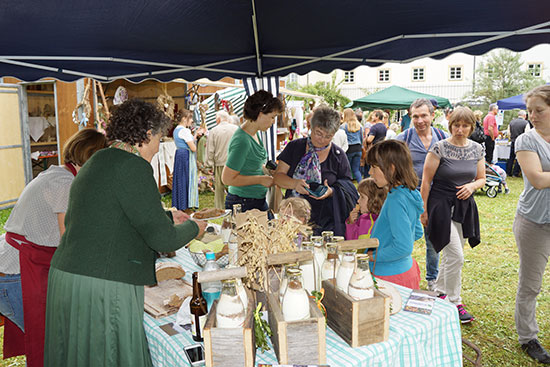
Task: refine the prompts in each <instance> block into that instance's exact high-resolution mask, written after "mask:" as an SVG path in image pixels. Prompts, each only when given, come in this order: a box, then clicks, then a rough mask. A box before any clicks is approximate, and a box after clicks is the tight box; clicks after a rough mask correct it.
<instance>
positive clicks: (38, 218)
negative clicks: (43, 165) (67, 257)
mask: <svg viewBox="0 0 550 367" xmlns="http://www.w3.org/2000/svg"><path fill="white" fill-rule="evenodd" d="M73 179H74V176H73V174H72V173H71V172H69V171H68V170H66V169H65V168H64V167H60V166H50V168H48V169H47V170H46V171H44V172H41V173H40V174H39V175H38V177H36V178H35V179H34V180H32V181H31V182H30V183H29V184H28V185H27V186H26V187H25V189H24V190H23V192H22V193H21V196H20V197H19V200H17V203H16V204H15V207H14V208H13V210H12V212H11V215H10V217H9V218H8V221H7V222H6V224H5V226H4V230H5V231H6V232H13V233H16V234H19V235H22V236H25V238H26V239H27V240H29V241H31V242H34V243H36V244H37V245H40V246H48V247H57V246H58V245H59V240H60V239H61V238H60V235H59V223H58V221H57V214H58V213H65V212H66V211H67V206H68V205H69V190H70V188H71V183H72V182H73Z"/></svg>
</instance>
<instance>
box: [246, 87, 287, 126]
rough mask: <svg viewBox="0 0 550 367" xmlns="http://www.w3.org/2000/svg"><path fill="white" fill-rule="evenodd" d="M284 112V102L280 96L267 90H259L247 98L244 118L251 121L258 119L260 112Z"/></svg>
mask: <svg viewBox="0 0 550 367" xmlns="http://www.w3.org/2000/svg"><path fill="white" fill-rule="evenodd" d="M274 111H275V112H278V113H280V112H283V102H281V100H280V99H279V98H276V97H273V95H272V94H271V93H269V92H267V91H265V90H259V91H257V92H256V93H254V94H253V95H251V96H250V97H248V98H247V99H246V102H245V103H244V111H243V113H244V118H245V119H246V120H249V121H256V120H257V119H258V116H259V115H260V112H261V113H263V114H268V113H271V112H274Z"/></svg>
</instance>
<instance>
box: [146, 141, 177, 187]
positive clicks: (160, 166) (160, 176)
mask: <svg viewBox="0 0 550 367" xmlns="http://www.w3.org/2000/svg"><path fill="white" fill-rule="evenodd" d="M175 155H176V144H175V143H174V142H173V141H166V142H163V143H160V146H159V152H158V153H157V154H155V155H154V156H153V159H151V166H152V167H153V175H154V177H155V181H157V186H158V185H159V182H160V186H165V185H166V184H167V183H168V177H167V176H166V169H165V167H168V170H169V171H170V173H173V171H174V156H175Z"/></svg>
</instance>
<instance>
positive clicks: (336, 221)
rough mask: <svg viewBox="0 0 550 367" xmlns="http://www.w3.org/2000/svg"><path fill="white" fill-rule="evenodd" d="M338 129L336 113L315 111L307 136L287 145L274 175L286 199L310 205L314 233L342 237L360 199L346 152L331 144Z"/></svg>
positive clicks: (321, 108) (330, 110)
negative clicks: (332, 232) (352, 179)
mask: <svg viewBox="0 0 550 367" xmlns="http://www.w3.org/2000/svg"><path fill="white" fill-rule="evenodd" d="M339 127H340V114H339V113H338V112H337V111H335V110H333V109H332V108H329V107H326V106H321V107H319V108H317V109H316V110H315V112H314V113H313V116H312V118H311V133H310V135H309V136H308V137H306V138H301V139H295V140H293V141H291V142H290V143H288V144H287V146H286V147H285V149H284V150H283V152H282V153H281V154H280V155H279V157H278V160H279V165H278V167H277V170H276V171H275V175H274V176H273V180H274V183H275V184H276V185H277V186H279V187H281V188H285V189H287V190H286V196H285V197H287V198H288V197H291V196H302V197H304V198H305V199H306V200H307V201H308V202H309V203H310V205H311V222H312V223H313V224H314V228H313V231H314V233H315V234H320V233H321V232H322V231H334V234H335V235H337V236H343V235H344V234H345V232H346V226H345V220H346V219H347V218H348V216H349V213H350V212H351V210H352V209H353V207H354V206H355V203H357V199H358V198H359V194H358V193H357V190H356V188H355V186H354V185H353V183H352V182H351V170H350V166H349V162H348V159H347V156H346V154H345V152H344V151H343V150H342V149H341V148H340V147H338V146H336V145H334V144H332V143H331V141H332V138H333V137H334V134H335V133H336V131H337V130H338V129H339ZM348 199H349V200H348ZM350 203H351V205H350Z"/></svg>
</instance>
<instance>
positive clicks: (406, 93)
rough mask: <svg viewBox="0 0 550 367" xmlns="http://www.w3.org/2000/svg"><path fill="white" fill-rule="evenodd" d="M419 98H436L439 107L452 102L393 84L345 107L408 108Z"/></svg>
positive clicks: (449, 104)
mask: <svg viewBox="0 0 550 367" xmlns="http://www.w3.org/2000/svg"><path fill="white" fill-rule="evenodd" d="M418 98H427V99H435V100H436V101H437V104H438V107H450V106H451V102H449V100H448V99H447V98H443V97H437V96H432V95H430V94H425V93H419V92H415V91H413V90H410V89H407V88H402V87H398V86H396V85H392V86H391V87H388V88H386V89H383V90H381V91H378V92H376V93H373V94H370V95H368V96H365V97H363V98H359V99H356V100H354V101H351V102H350V103H348V104H347V105H346V106H345V107H349V108H357V107H361V108H362V109H364V110H373V109H377V108H378V109H382V110H384V109H390V110H406V109H407V108H409V107H410V106H411V103H413V101H414V100H415V99H418Z"/></svg>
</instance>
